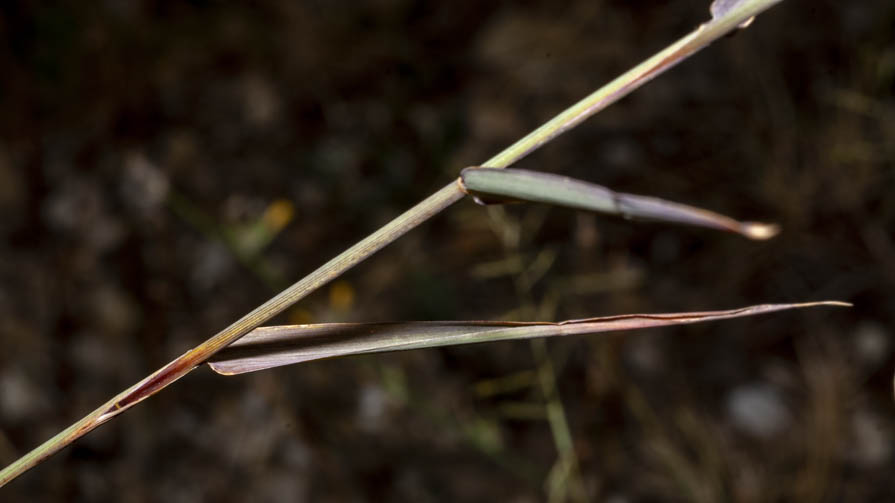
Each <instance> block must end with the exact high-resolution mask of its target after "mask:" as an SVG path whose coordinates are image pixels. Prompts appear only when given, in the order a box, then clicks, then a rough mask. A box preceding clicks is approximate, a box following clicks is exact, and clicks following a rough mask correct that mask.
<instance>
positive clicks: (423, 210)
mask: <svg viewBox="0 0 895 503" xmlns="http://www.w3.org/2000/svg"><path fill="white" fill-rule="evenodd" d="M779 1H781V0H743V1H741V2H740V3H739V4H738V5H737V6H736V7H735V8H732V9H731V10H729V11H727V12H725V13H724V15H723V16H722V17H720V18H715V19H713V20H712V21H710V22H708V23H705V24H703V25H701V26H700V27H699V28H698V29H697V30H695V31H694V32H692V33H690V34H689V35H687V36H685V37H684V38H682V39H680V40H679V41H677V42H675V43H674V44H672V45H670V46H669V47H668V48H666V49H664V50H663V51H661V52H659V53H657V54H656V55H655V56H653V57H651V58H649V59H648V60H646V61H644V62H643V63H641V64H639V65H637V66H636V67H634V68H633V69H631V70H629V71H628V72H627V73H625V74H623V75H622V76H620V77H618V78H617V79H615V80H613V81H612V82H610V83H609V84H607V85H606V86H604V87H602V88H600V89H599V90H597V91H596V92H594V93H593V94H591V95H590V96H588V97H586V98H584V99H583V100H581V101H579V102H578V103H576V104H575V105H572V106H571V107H569V108H568V109H566V110H565V111H564V112H562V113H561V114H559V115H557V116H556V117H554V118H553V119H552V120H550V121H549V122H547V123H546V124H544V125H543V126H541V127H539V128H538V129H536V130H535V131H533V132H531V133H530V134H528V135H527V136H525V137H524V138H522V139H520V140H519V141H517V142H516V143H514V144H513V145H511V146H510V147H508V148H507V149H505V150H504V151H503V152H501V153H499V154H497V155H496V156H494V157H492V158H491V159H489V160H488V161H487V162H485V163H483V166H485V167H489V168H505V167H507V166H509V165H511V164H513V163H515V162H517V161H518V160H520V159H522V158H523V157H525V156H526V155H528V154H530V153H531V152H533V151H535V150H537V149H538V148H539V147H540V146H541V145H544V144H545V143H547V142H549V141H550V140H552V139H553V138H555V137H557V136H559V135H560V134H562V133H564V132H566V131H568V130H570V129H572V128H573V127H575V126H577V125H578V124H580V123H581V122H582V121H584V120H585V119H587V118H588V117H590V116H591V115H593V114H595V113H597V112H598V111H600V110H602V109H603V108H606V107H607V106H608V105H610V104H612V103H614V102H616V101H618V100H619V99H621V98H622V97H623V96H625V95H627V94H628V93H630V92H631V91H633V90H634V89H637V88H638V87H640V86H641V85H643V84H645V83H646V82H648V81H649V80H650V79H652V78H654V77H656V76H657V75H659V74H660V73H662V72H664V71H665V70H667V69H669V68H671V67H672V66H674V65H675V64H677V63H679V62H680V61H683V60H684V59H685V58H686V57H687V56H689V55H691V54H693V53H694V52H696V51H698V50H700V49H702V48H704V47H706V46H707V45H709V44H710V43H711V42H712V41H714V40H716V39H718V38H719V37H721V36H723V35H724V34H726V33H728V32H730V31H731V30H733V29H736V27H737V26H739V25H740V24H742V23H743V22H744V21H746V20H748V19H749V18H751V17H753V16H755V15H757V14H759V13H760V12H762V11H763V10H765V9H767V8H769V7H771V6H772V5H774V4H775V3H777V2H779ZM463 196H464V193H463V191H462V189H461V187H460V186H459V185H458V184H457V183H451V184H449V185H447V186H446V187H444V188H442V189H441V190H439V191H438V192H436V193H435V194H433V195H431V196H429V197H428V198H427V199H426V200H424V201H423V202H421V203H419V204H418V205H416V206H414V207H413V208H411V209H410V210H408V211H407V212H405V213H403V214H402V215H401V216H399V217H398V218H396V219H395V220H393V221H391V222H389V223H388V224H386V225H385V226H384V227H382V228H381V229H379V230H378V231H376V232H375V233H373V234H371V235H370V236H368V237H367V238H365V239H364V240H362V241H360V242H359V243H357V244H355V245H354V246H352V247H351V248H349V249H348V250H346V251H345V252H343V253H342V254H341V255H339V256H337V257H336V258H334V259H332V260H330V261H329V262H327V263H326V264H324V265H323V266H322V267H320V268H319V269H317V270H316V271H314V272H312V273H311V274H309V275H308V276H306V277H305V278H304V279H302V280H300V281H299V282H297V283H295V284H294V285H292V286H290V287H289V288H287V289H286V290H283V292H281V293H280V294H278V295H277V296H276V297H274V298H272V299H270V300H269V301H267V302H265V303H264V304H262V305H261V306H259V307H258V308H256V309H255V310H253V311H252V312H250V313H249V314H247V315H245V316H244V317H242V318H241V319H240V320H238V321H237V322H236V323H234V324H232V325H230V326H229V327H227V328H225V329H224V330H222V331H221V332H220V333H218V334H217V335H215V336H214V337H212V338H211V339H208V340H207V341H205V342H204V343H202V344H201V345H199V346H197V347H195V348H193V349H191V350H190V351H187V352H186V353H184V354H183V355H181V356H180V357H178V358H177V359H175V360H174V361H172V362H171V363H169V364H167V365H165V366H164V367H162V368H161V369H159V370H157V371H156V372H154V373H153V374H151V375H149V376H148V377H146V378H145V379H143V380H142V381H140V382H138V383H137V384H135V385H133V386H131V387H130V388H128V389H126V390H125V391H123V392H121V393H119V394H118V395H117V396H115V397H114V398H112V399H111V400H109V401H108V402H106V403H105V404H103V406H102V407H100V408H98V409H96V410H95V411H93V412H91V413H90V414H88V415H87V416H85V417H84V418H82V419H81V420H79V421H78V422H76V423H75V424H73V425H71V426H69V427H68V428H66V429H65V430H63V431H61V432H60V433H58V434H57V435H56V436H54V437H53V438H51V439H49V440H47V441H46V442H44V443H43V444H41V445H40V446H39V447H37V448H35V449H34V450H32V451H31V452H29V453H28V454H26V455H25V456H23V457H21V458H20V459H18V460H17V461H15V462H14V463H12V464H11V465H9V466H7V467H6V468H4V469H3V470H2V471H0V487H2V486H4V485H6V484H7V483H8V482H10V481H11V480H13V479H15V478H16V477H18V476H19V475H21V474H22V473H24V472H26V471H27V470H29V469H30V468H33V467H34V466H36V465H37V464H38V463H40V462H41V461H43V460H44V459H46V458H47V457H49V456H50V455H52V454H54V453H55V452H57V451H59V450H60V449H62V448H63V447H65V446H67V445H68V444H70V443H72V442H74V441H75V440H76V439H78V438H80V437H81V436H83V435H85V434H86V433H87V432H89V431H91V430H93V429H94V428H96V427H97V426H99V425H101V424H103V423H104V422H106V421H108V420H109V419H111V418H113V417H115V416H117V415H118V414H120V413H122V412H124V411H125V410H127V409H128V408H130V407H132V406H134V405H135V404H137V403H139V402H140V401H142V400H144V399H146V398H147V397H149V396H151V395H152V394H154V393H156V392H158V391H159V390H161V389H162V388H164V387H165V386H167V385H169V384H171V383H172V382H174V381H176V380H177V379H179V378H180V377H183V376H184V375H186V374H187V373H188V372H189V371H191V370H192V369H193V368H195V367H196V366H198V365H200V364H202V363H203V362H205V360H207V359H208V358H209V357H210V356H211V355H213V354H214V353H215V352H217V351H219V350H220V349H221V348H223V347H225V346H227V345H228V344H230V343H232V342H233V341H235V340H237V339H239V338H240V337H242V336H243V335H245V334H246V333H247V332H249V331H250V330H252V329H254V328H256V327H258V326H260V325H261V324H262V323H264V322H266V321H267V320H269V319H270V318H272V317H273V316H275V315H276V314H278V313H280V312H282V311H283V310H285V309H286V308H287V307H289V306H290V305H292V304H293V303H295V302H297V301H298V300H300V299H302V298H303V297H305V296H306V295H308V294H309V293H311V292H313V291H314V290H316V289H317V288H319V287H321V286H323V285H324V284H326V283H327V282H329V281H331V280H332V279H333V278H336V277H338V276H339V275H341V274H342V273H344V272H345V271H346V270H348V269H349V268H351V267H353V266H354V265H356V264H357V263H359V262H361V261H362V260H364V259H366V258H367V257H369V256H370V255H372V254H373V253H375V252H377V251H378V250H380V249H381V248H382V247H384V246H385V245H387V244H389V243H391V242H392V241H394V240H395V239H397V238H398V237H400V236H401V235H403V234H404V233H406V232H407V231H409V230H410V229H412V228H413V227H415V226H417V225H419V224H420V223H422V222H424V221H425V220H427V219H428V218H430V217H432V216H433V215H435V214H437V213H439V212H440V211H441V210H443V209H445V208H447V207H448V206H450V205H451V204H453V203H454V202H456V201H458V200H459V199H461V198H462V197H463Z"/></svg>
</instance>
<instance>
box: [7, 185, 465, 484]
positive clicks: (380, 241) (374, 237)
mask: <svg viewBox="0 0 895 503" xmlns="http://www.w3.org/2000/svg"><path fill="white" fill-rule="evenodd" d="M464 195H465V194H464V193H463V191H462V190H461V189H460V186H459V185H458V184H456V183H451V184H449V185H447V186H445V187H444V188H442V189H441V190H439V191H438V192H436V193H434V194H432V195H431V196H429V197H428V198H426V199H425V200H424V201H422V202H421V203H419V204H417V205H416V206H414V207H413V208H411V209H409V210H408V211H406V212H405V213H403V214H402V215H400V216H399V217H397V218H395V219H394V220H392V221H391V222H389V223H388V224H386V225H385V226H384V227H382V228H381V229H379V230H378V231H376V232H374V233H373V234H371V235H369V236H368V237H366V238H365V239H363V240H362V241H360V242H358V243H357V244H355V245H354V246H352V247H351V248H349V249H348V250H346V251H344V252H342V253H341V254H340V255H338V256H337V257H335V258H334V259H332V260H330V261H329V262H327V263H326V264H324V265H323V266H321V267H320V268H319V269H317V270H316V271H314V272H312V273H311V274H309V275H307V276H305V277H304V278H303V279H302V280H300V281H298V282H297V283H295V284H294V285H292V286H290V287H289V288H287V289H285V290H283V291H282V292H280V293H279V294H278V295H277V296H275V297H273V298H272V299H270V300H268V301H267V302H265V303H264V304H262V305H260V306H258V307H257V308H255V309H254V310H253V311H252V312H250V313H249V314H247V315H245V316H243V317H242V318H240V319H239V320H238V321H237V322H235V323H233V324H232V325H230V326H229V327H227V328H225V329H224V330H222V331H221V332H219V333H218V334H217V335H215V336H214V337H212V338H210V339H208V340H207V341H205V342H204V343H202V344H200V345H199V346H196V347H195V348H193V349H191V350H189V351H187V352H186V353H184V354H183V355H181V356H180V357H178V358H177V359H175V360H173V361H172V362H170V363H168V364H167V365H165V366H164V367H162V368H160V369H159V370H157V371H155V372H154V373H152V374H151V375H149V376H148V377H146V378H144V379H143V380H142V381H140V382H138V383H137V384H134V385H133V386H131V387H130V388H128V389H126V390H124V391H122V392H121V393H119V394H118V395H116V396H115V397H114V398H112V399H111V400H109V401H108V402H106V403H105V404H103V405H102V406H101V407H99V408H98V409H96V410H94V411H93V412H91V413H90V414H88V415H87V416H85V417H84V418H82V419H81V420H79V421H78V422H76V423H75V424H73V425H71V426H69V427H68V428H66V429H65V430H63V431H62V432H60V433H58V434H57V435H56V436H54V437H53V438H51V439H49V440H47V441H46V442H44V443H43V444H42V445H40V446H39V447H37V448H36V449H34V450H32V451H31V452H29V453H28V454H26V455H25V456H23V457H21V458H19V459H18V460H17V461H15V462H14V463H12V464H11V465H9V466H7V467H6V468H4V469H3V471H2V472H0V487H2V486H3V485H5V484H6V483H8V482H9V481H11V480H13V479H14V478H16V477H18V476H19V475H21V474H22V473H24V472H25V471H27V470H29V469H30V468H32V467H34V466H36V465H37V464H38V463H40V462H41V461H43V460H44V459H46V458H47V457H49V456H51V455H52V454H54V453H56V452H57V451H59V450H60V449H62V448H63V447H65V446H66V445H68V444H70V443H72V442H74V441H75V440H77V439H78V438H80V437H82V436H83V435H85V434H86V433H88V432H89V431H91V430H93V429H94V428H96V427H97V426H99V425H101V424H103V423H105V422H106V421H108V420H109V419H112V418H113V417H115V416H117V415H118V414H121V413H122V412H124V411H125V410H127V409H129V408H130V407H133V406H134V405H136V404H137V403H139V402H141V401H143V400H144V399H146V398H148V397H149V396H151V395H153V394H155V393H157V392H158V391H159V390H161V389H162V388H164V387H165V386H167V385H169V384H171V383H172V382H174V381H176V380H177V379H179V378H181V377H183V376H184V375H186V374H187V373H188V372H190V371H191V370H193V369H194V368H195V367H196V366H198V365H201V364H202V363H203V362H205V360H207V359H208V358H209V357H211V355H213V354H215V353H216V352H217V351H219V350H220V349H221V348H223V347H225V346H227V345H228V344H230V343H232V342H233V341H235V340H237V339H239V338H240V337H242V336H243V335H245V334H246V333H248V332H249V331H251V330H252V329H254V328H256V327H258V326H260V325H261V324H262V323H264V322H266V321H267V320H269V319H271V318H273V317H274V316H276V315H277V314H279V313H281V312H283V310H285V309H286V308H288V307H289V306H291V305H292V304H293V303H295V302H296V301H298V300H300V299H302V298H304V297H305V296H307V295H308V294H309V293H311V292H313V291H314V290H316V289H318V288H320V287H321V286H323V285H325V284H326V283H328V282H329V281H331V280H332V279H333V278H336V277H338V276H339V275H340V274H342V273H344V272H345V271H346V270H348V269H350V268H351V267H353V266H354V265H356V264H357V263H359V262H361V261H362V260H364V259H366V258H367V257H369V256H370V255H372V254H374V253H376V252H377V251H379V250H380V249H382V248H383V247H384V246H385V245H387V244H389V243H391V242H392V241H394V240H396V239H398V238H399V237H401V236H402V235H404V234H405V233H406V232H407V231H409V230H410V229H412V228H414V227H416V226H417V225H419V224H421V223H422V222H424V221H426V220H428V219H429V218H431V217H432V216H434V215H437V214H438V213H440V212H441V210H443V209H445V208H447V207H448V206H450V205H451V204H453V203H455V202H457V201H459V200H460V199H462V198H463V196H464Z"/></svg>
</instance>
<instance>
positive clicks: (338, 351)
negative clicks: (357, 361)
mask: <svg viewBox="0 0 895 503" xmlns="http://www.w3.org/2000/svg"><path fill="white" fill-rule="evenodd" d="M850 305H851V304H847V303H845V302H838V301H822V302H805V303H801V304H761V305H757V306H750V307H744V308H740V309H730V310H726V311H701V312H690V313H671V314H624V315H618V316H604V317H600V318H588V319H583V320H570V321H563V322H559V323H552V322H507V321H444V322H442V321H411V322H397V323H320V324H314V325H286V326H277V327H261V328H256V329H255V330H253V331H251V332H249V333H248V334H247V335H246V336H245V337H243V338H242V339H240V340H238V341H236V342H234V343H233V344H231V345H230V346H228V347H226V348H224V349H223V350H221V351H220V352H219V353H217V354H216V355H215V356H213V357H212V358H211V360H209V362H208V365H209V366H210V367H211V368H212V369H213V370H214V371H215V372H217V373H219V374H223V375H235V374H243V373H246V372H254V371H256V370H264V369H268V368H273V367H280V366H283V365H291V364H294V363H302V362H307V361H311V360H320V359H323V358H334V357H337V356H347V355H357V354H365V353H382V352H387V351H402V350H408V349H422V348H434V347H439V346H455V345H459V344H474V343H480V342H494V341H506V340H514V339H531V338H534V337H555V336H562V335H577V334H594V333H598V332H613V331H619V330H633V329H637V328H648V327H660V326H667V325H684V324H689V323H698V322H702V321H713V320H723V319H727V318H739V317H742V316H752V315H756V314H764V313H771V312H774V311H782V310H785V309H797V308H805V307H815V306H850Z"/></svg>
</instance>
